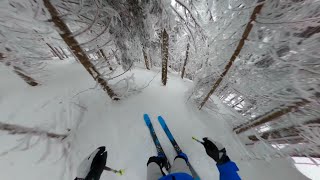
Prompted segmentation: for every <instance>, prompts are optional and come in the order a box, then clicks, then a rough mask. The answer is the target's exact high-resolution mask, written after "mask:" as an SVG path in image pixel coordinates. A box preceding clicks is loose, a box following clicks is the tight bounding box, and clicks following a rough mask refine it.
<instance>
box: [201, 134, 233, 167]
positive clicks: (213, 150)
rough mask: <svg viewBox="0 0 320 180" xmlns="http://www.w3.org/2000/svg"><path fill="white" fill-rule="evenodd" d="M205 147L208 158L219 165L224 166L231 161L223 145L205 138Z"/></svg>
mask: <svg viewBox="0 0 320 180" xmlns="http://www.w3.org/2000/svg"><path fill="white" fill-rule="evenodd" d="M202 144H203V146H204V148H205V149H206V152H207V154H208V156H210V157H211V158H212V159H213V160H215V161H216V162H217V164H224V163H226V162H229V161H230V159H229V157H228V156H227V152H226V149H225V148H224V147H223V146H222V144H220V143H218V142H215V141H213V140H211V139H209V138H207V137H206V138H203V143H202Z"/></svg>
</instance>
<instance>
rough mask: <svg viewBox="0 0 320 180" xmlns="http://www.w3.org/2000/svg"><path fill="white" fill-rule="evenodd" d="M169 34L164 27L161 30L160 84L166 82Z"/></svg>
mask: <svg viewBox="0 0 320 180" xmlns="http://www.w3.org/2000/svg"><path fill="white" fill-rule="evenodd" d="M168 50H169V36H168V33H167V31H166V29H163V31H162V45H161V54H162V78H161V80H162V84H163V85H166V84H167V75H168V57H169V52H168Z"/></svg>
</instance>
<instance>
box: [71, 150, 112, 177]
mask: <svg viewBox="0 0 320 180" xmlns="http://www.w3.org/2000/svg"><path fill="white" fill-rule="evenodd" d="M105 150H106V147H104V146H101V147H99V148H98V149H96V150H95V151H93V152H92V153H91V154H90V155H89V156H88V157H86V158H85V159H84V160H83V161H82V162H81V164H80V165H79V167H78V171H77V178H76V180H77V179H85V180H87V179H90V180H91V179H94V180H99V179H100V176H101V174H102V172H103V169H104V167H105V166H106V162H107V157H108V152H107V151H105Z"/></svg>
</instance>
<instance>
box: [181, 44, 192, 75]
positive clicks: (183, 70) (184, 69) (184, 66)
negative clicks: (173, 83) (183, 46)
mask: <svg viewBox="0 0 320 180" xmlns="http://www.w3.org/2000/svg"><path fill="white" fill-rule="evenodd" d="M189 47H190V44H189V43H188V44H187V50H186V59H185V60H184V63H183V68H182V73H181V78H182V79H183V77H184V73H185V71H186V65H187V61H188V57H189Z"/></svg>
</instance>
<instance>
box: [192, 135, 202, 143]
mask: <svg viewBox="0 0 320 180" xmlns="http://www.w3.org/2000/svg"><path fill="white" fill-rule="evenodd" d="M192 139H193V140H195V141H196V142H198V143H200V144H203V142H202V141H200V140H199V139H197V138H195V137H193V136H192Z"/></svg>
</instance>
